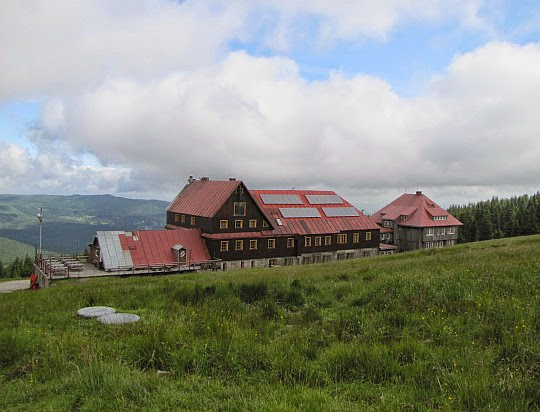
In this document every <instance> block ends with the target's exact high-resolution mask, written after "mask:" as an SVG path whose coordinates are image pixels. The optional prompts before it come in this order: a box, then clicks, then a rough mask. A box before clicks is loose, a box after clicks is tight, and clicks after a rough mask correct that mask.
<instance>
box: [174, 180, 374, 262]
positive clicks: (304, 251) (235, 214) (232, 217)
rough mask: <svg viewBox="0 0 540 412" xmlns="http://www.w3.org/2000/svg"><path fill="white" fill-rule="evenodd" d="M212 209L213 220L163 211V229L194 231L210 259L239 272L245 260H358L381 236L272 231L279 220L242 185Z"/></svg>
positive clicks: (370, 251) (368, 232)
mask: <svg viewBox="0 0 540 412" xmlns="http://www.w3.org/2000/svg"><path fill="white" fill-rule="evenodd" d="M200 184H203V183H200ZM209 197H211V196H209ZM215 206H216V208H215V209H213V212H212V217H204V216H193V215H189V214H182V213H175V212H173V211H167V224H168V225H169V227H170V226H178V227H184V228H199V229H200V230H201V232H202V234H201V235H202V237H203V238H204V241H205V244H206V247H207V249H208V252H209V253H210V256H211V258H216V259H221V260H223V261H224V262H233V261H237V262H242V266H241V267H243V264H244V263H243V262H244V261H251V263H253V261H254V260H265V259H266V260H268V259H276V258H285V259H287V258H295V257H304V256H306V255H323V254H327V255H328V254H332V253H334V254H335V253H336V252H338V255H337V257H336V258H339V256H340V254H339V252H340V251H344V252H343V253H344V254H347V257H349V255H354V257H356V256H363V254H362V252H361V250H365V251H366V254H364V255H365V256H368V255H372V254H374V253H377V250H378V245H379V237H380V233H379V229H378V226H377V225H376V224H373V226H374V228H372V229H369V230H349V231H342V232H339V233H321V234H309V235H304V234H298V233H283V232H280V231H279V230H277V229H278V228H279V226H275V227H273V224H274V225H276V220H277V221H278V223H277V224H279V225H281V222H279V220H280V219H276V216H273V217H271V216H270V215H269V214H268V215H267V214H266V213H265V212H264V210H263V209H261V207H260V206H259V204H258V203H257V202H256V201H255V199H254V197H253V196H252V194H251V193H250V192H249V191H248V189H247V188H246V186H245V185H244V184H243V183H242V182H239V183H238V187H237V188H236V190H234V191H233V192H232V193H231V194H230V195H229V196H228V197H227V198H226V200H225V201H223V203H222V204H221V200H220V203H219V204H215ZM177 210H181V208H179V209H177ZM185 210H187V209H185ZM209 214H210V213H209ZM272 222H274V223H272ZM273 232H275V236H274V235H273V234H274V233H273ZM343 237H345V239H343ZM306 239H309V240H308V241H306ZM343 240H344V241H343ZM255 242H256V247H255V245H254V243H255ZM352 251H356V252H352ZM373 251H375V252H374V253H373ZM305 261H306V262H307V261H308V260H305ZM313 261H317V260H313ZM321 261H322V260H321Z"/></svg>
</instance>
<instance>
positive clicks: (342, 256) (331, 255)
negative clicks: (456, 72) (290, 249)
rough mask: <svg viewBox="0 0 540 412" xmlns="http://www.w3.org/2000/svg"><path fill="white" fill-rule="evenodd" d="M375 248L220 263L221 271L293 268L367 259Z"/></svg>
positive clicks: (374, 253) (374, 251)
mask: <svg viewBox="0 0 540 412" xmlns="http://www.w3.org/2000/svg"><path fill="white" fill-rule="evenodd" d="M377 253H378V250H377V248H365V249H351V250H340V251H334V252H325V253H306V254H303V255H301V256H286V257H275V258H262V259H250V260H233V261H225V262H222V263H221V269H222V270H228V269H243V268H261V267H273V266H293V265H308V264H311V263H324V262H331V261H334V260H347V259H354V258H359V257H368V256H374V255H377Z"/></svg>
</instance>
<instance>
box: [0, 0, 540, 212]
mask: <svg viewBox="0 0 540 412" xmlns="http://www.w3.org/2000/svg"><path fill="white" fill-rule="evenodd" d="M0 50H1V54H0V56H1V57H0V61H1V64H0V193H13V194H26V193H28V194H104V193H111V194H114V195H118V196H125V197H132V198H156V199H163V200H171V199H172V198H173V197H174V196H175V195H176V193H177V192H178V191H179V190H181V189H182V187H183V186H184V184H185V183H186V181H187V178H188V177H189V176H190V175H193V176H195V177H202V176H209V177H210V178H211V179H227V178H228V177H233V176H234V177H237V178H238V179H241V180H243V181H244V182H245V183H246V185H247V186H248V188H251V189H290V188H293V187H294V188H296V189H321V190H327V189H331V190H335V191H337V192H338V193H339V194H341V195H342V196H343V197H345V198H346V199H347V200H349V201H351V202H352V203H353V204H355V206H357V207H358V208H359V209H364V210H365V211H366V212H368V213H373V212H375V211H377V210H378V209H379V208H381V207H383V206H384V205H386V204H387V203H389V202H390V201H392V200H393V199H394V198H395V197H397V196H399V195H400V194H402V193H404V192H409V193H410V192H414V191H415V190H422V191H423V192H424V193H426V194H427V195H428V196H429V197H430V198H432V199H433V200H434V201H436V202H437V203H439V204H441V205H442V206H444V207H446V206H448V205H450V204H461V203H468V202H471V201H477V200H483V199H488V198H490V197H492V196H494V195H497V196H499V197H506V196H511V195H518V194H523V193H534V192H536V191H537V190H539V189H540V114H539V113H540V3H539V2H538V1H536V0H520V1H510V0H490V1H483V0H467V1H465V0H400V1H398V0H380V1H377V2H373V1H367V0H366V1H364V0H356V1H352V0H333V1H332V2H329V1H325V0H287V1H285V0H273V1H271V2H270V1H263V0H249V1H248V0H228V1H214V0H196V1H190V0H186V1H169V0H147V1H135V0H117V1H114V2H111V1H108V0H94V1H91V2H88V1H72V0H47V1H44V0H35V1H32V2H21V1H19V0H4V1H2V2H0Z"/></svg>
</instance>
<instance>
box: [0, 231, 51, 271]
mask: <svg viewBox="0 0 540 412" xmlns="http://www.w3.org/2000/svg"><path fill="white" fill-rule="evenodd" d="M34 253H35V250H34V246H30V245H27V244H26V243H21V242H18V241H16V240H11V239H7V238H5V237H1V236H0V260H1V261H2V262H3V263H4V265H5V264H8V263H11V262H13V261H14V260H15V258H16V257H19V258H24V257H25V256H26V255H28V256H30V257H32V258H33V257H34ZM43 253H45V254H48V253H50V252H48V251H45V250H44V251H43Z"/></svg>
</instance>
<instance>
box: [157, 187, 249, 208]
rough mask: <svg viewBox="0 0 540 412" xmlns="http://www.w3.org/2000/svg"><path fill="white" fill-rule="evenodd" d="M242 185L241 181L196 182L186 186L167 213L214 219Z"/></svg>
mask: <svg viewBox="0 0 540 412" xmlns="http://www.w3.org/2000/svg"><path fill="white" fill-rule="evenodd" d="M241 183H242V182H241V181H239V180H195V181H193V182H191V183H188V184H187V185H186V186H184V188H183V189H182V191H181V192H180V193H178V195H177V196H176V197H175V198H174V200H173V201H172V202H171V203H170V204H169V206H168V207H167V211H169V212H174V213H183V214H186V215H194V216H201V217H214V216H215V214H216V213H217V212H218V211H219V209H220V208H221V206H223V203H225V201H226V200H227V199H228V198H229V196H231V195H232V193H233V192H234V191H235V190H236V188H237V187H238V185H240V184H241Z"/></svg>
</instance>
